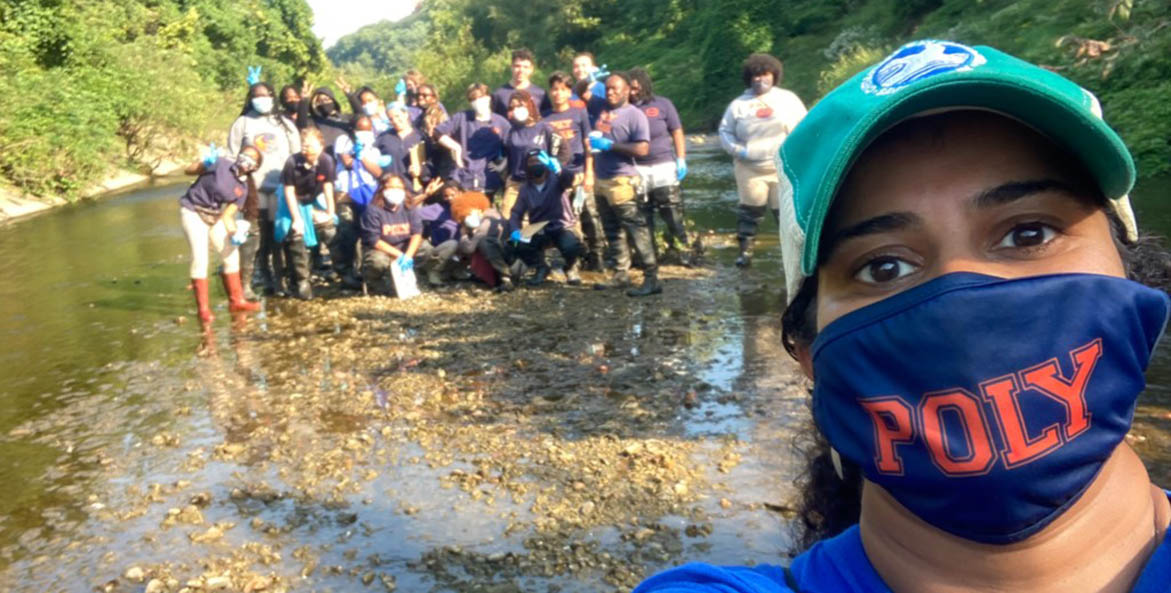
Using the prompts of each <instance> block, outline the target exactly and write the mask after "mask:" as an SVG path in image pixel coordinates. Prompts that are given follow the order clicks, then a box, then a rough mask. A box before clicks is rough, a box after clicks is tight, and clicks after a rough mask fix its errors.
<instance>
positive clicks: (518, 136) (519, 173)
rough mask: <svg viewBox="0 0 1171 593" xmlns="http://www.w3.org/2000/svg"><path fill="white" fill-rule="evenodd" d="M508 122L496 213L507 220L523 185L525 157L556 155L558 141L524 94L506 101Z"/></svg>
mask: <svg viewBox="0 0 1171 593" xmlns="http://www.w3.org/2000/svg"><path fill="white" fill-rule="evenodd" d="M508 121H509V123H511V124H512V127H511V128H510V129H509V130H508V135H507V136H505V138H504V150H505V153H506V156H507V157H508V180H507V181H505V183H504V198H503V199H502V200H501V201H500V213H501V214H502V215H504V217H505V218H509V217H510V216H511V212H512V205H513V204H514V203H516V196H517V194H518V193H519V192H520V188H521V187H522V186H523V185H524V182H525V178H526V173H525V172H526V171H527V168H526V166H525V155H526V154H528V152H529V151H530V150H532V149H534V148H535V149H537V150H544V151H545V152H547V153H549V154H556V153H557V149H558V147H559V146H560V145H561V137H560V136H558V135H557V133H556V132H554V131H553V128H551V127H550V126H549V124H547V123H545V122H544V121H542V120H541V114H540V113H537V108H536V103H534V101H533V97H532V96H531V95H529V93H528V91H517V92H515V93H513V94H512V98H510V99H509V100H508Z"/></svg>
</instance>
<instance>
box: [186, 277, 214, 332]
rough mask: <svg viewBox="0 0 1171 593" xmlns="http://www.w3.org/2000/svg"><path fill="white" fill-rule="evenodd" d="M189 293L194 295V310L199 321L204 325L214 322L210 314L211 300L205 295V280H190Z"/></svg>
mask: <svg viewBox="0 0 1171 593" xmlns="http://www.w3.org/2000/svg"><path fill="white" fill-rule="evenodd" d="M191 292H193V293H195V308H196V309H197V310H198V311H199V321H200V322H201V323H203V324H204V325H206V324H208V323H211V322H212V321H214V320H215V315H212V314H211V300H210V298H209V297H208V295H207V278H192V279H191Z"/></svg>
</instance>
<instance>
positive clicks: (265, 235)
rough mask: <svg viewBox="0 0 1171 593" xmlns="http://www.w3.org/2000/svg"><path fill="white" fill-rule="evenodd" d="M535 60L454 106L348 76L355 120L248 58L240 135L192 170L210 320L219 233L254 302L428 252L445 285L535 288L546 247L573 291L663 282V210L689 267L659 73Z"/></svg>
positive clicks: (410, 262) (195, 260)
mask: <svg viewBox="0 0 1171 593" xmlns="http://www.w3.org/2000/svg"><path fill="white" fill-rule="evenodd" d="M773 61H774V62H775V61H776V60H775V58H773ZM777 66H778V69H777V70H776V80H779V74H780V73H779V62H777ZM533 68H534V57H533V55H532V53H530V52H529V51H528V50H523V49H521V50H516V51H514V52H513V53H512V77H511V80H509V81H508V82H507V83H506V84H504V85H501V86H500V87H499V88H497V89H495V90H491V89H490V88H489V87H488V86H487V85H484V84H480V83H477V84H473V85H471V86H469V87H468V88H467V91H466V98H467V102H468V108H467V109H465V110H463V111H459V112H455V113H449V112H448V111H447V109H446V108H445V107H444V105H443V104H442V103H440V102H439V100H438V93H437V91H436V88H435V87H434V86H433V85H431V84H429V83H427V82H426V79H425V78H424V77H423V75H422V74H420V73H419V72H417V71H413V70H412V71H409V72H407V73H406V75H405V76H404V77H403V78H402V79H400V80H399V82H398V84H397V85H396V87H395V89H394V92H395V95H396V96H395V97H394V98H393V99H389V98H383V97H381V96H379V94H378V93H377V92H375V91H374V90H373V89H372V88H370V87H368V86H363V87H360V88H357V89H353V88H351V87H350V85H349V84H347V82H346V81H345V80H344V79H341V78H339V79H338V81H337V83H338V86H339V87H340V88H341V90H342V91H343V92H344V93H345V98H346V103H348V104H349V107H350V109H351V111H352V114H346V113H344V111H343V105H342V103H341V102H339V101H338V99H337V98H336V97H335V96H334V94H333V93H332V92H331V91H330V90H329V89H328V88H324V87H323V88H317V89H314V90H312V91H310V88H309V87H308V86H307V85H306V86H304V87H302V88H300V89H298V88H297V87H295V86H292V85H289V86H286V87H284V88H282V89H281V91H280V93H279V94H278V93H277V92H276V91H275V90H274V88H273V87H272V86H271V85H270V84H268V83H267V82H262V81H261V80H260V76H261V74H262V72H261V71H260V69H259V68H255V69H250V71H249V79H248V83H249V89H248V94H247V98H246V100H245V104H244V106H243V108H242V109H241V113H240V116H239V117H238V118H237V119H236V121H235V122H234V123H233V124H232V127H231V129H230V130H229V132H228V143H227V146H226V147H224V148H223V149H222V154H221V151H220V150H219V149H216V148H215V147H214V145H213V146H212V147H211V149H210V150H209V152H208V154H207V155H205V158H204V159H203V160H202V161H201V162H198V163H195V164H193V165H192V166H191V167H189V169H188V173H190V174H193V175H196V176H197V178H196V180H195V182H194V183H193V184H192V185H191V187H190V188H189V189H188V191H187V192H186V193H185V194H184V195H183V197H182V198H181V199H180V204H181V206H182V210H183V225H184V229H185V231H186V234H187V236H188V239H189V241H190V243H191V249H192V265H191V278H192V285H193V287H194V291H195V295H196V300H197V306H198V309H199V312H200V317H201V318H202V319H210V318H211V310H210V306H209V303H208V296H207V290H208V289H207V265H208V261H207V251H208V245H209V242H210V244H211V247H212V248H214V249H215V250H216V251H218V252H219V253H220V254H221V255H222V257H223V276H224V285H225V290H226V291H227V293H228V296H229V308H230V309H231V310H233V311H237V310H239V311H248V310H254V309H255V308H256V307H257V305H256V303H255V301H256V299H257V295H256V293H255V292H254V291H253V286H252V281H251V280H252V279H253V277H254V276H255V277H256V280H257V281H258V282H260V283H262V284H263V290H264V292H265V293H267V294H270V295H292V296H295V297H298V298H301V299H310V298H312V296H313V289H312V284H311V282H310V280H311V275H312V274H315V273H316V274H320V275H323V276H324V277H326V278H327V279H330V280H333V279H336V280H338V281H340V282H341V283H342V284H343V285H344V286H346V287H348V288H352V289H357V288H363V287H364V288H365V289H366V290H368V291H372V292H376V293H393V291H394V283H393V282H391V278H392V277H393V276H394V272H396V270H394V269H393V268H392V266H397V268H398V270H397V271H406V270H413V269H414V266H415V262H416V261H418V262H419V265H420V269H421V270H425V271H426V277H427V280H428V282H429V283H430V284H433V285H438V284H443V283H445V282H446V281H448V280H449V279H450V278H452V277H453V276H455V277H460V276H462V277H475V278H478V279H479V280H481V281H482V282H484V283H485V284H487V285H489V286H492V287H495V288H496V289H497V290H501V291H508V290H511V289H512V288H513V287H514V285H515V284H516V283H517V282H519V281H520V280H521V278H520V277H519V276H520V275H522V274H525V273H526V272H527V271H529V270H531V275H530V276H529V277H528V278H527V283H528V284H531V285H540V284H542V283H544V282H546V281H547V279H548V277H549V275H550V273H551V270H552V266H551V264H550V262H549V258H548V256H547V254H546V252H547V251H548V250H549V249H551V248H555V249H556V250H557V251H558V252H559V254H560V259H561V260H562V262H563V263H562V266H561V267H562V269H563V270H564V274H565V280H566V282H567V283H568V284H570V285H578V284H581V282H582V280H581V275H580V273H579V271H580V270H581V269H583V268H585V269H589V270H593V271H599V272H602V271H606V270H607V269H609V275H608V276H607V278H606V279H605V281H603V282H600V283H598V284H597V285H596V286H595V287H596V288H599V289H608V288H622V289H627V290H626V293H627V294H628V295H630V296H647V295H653V294H657V293H659V292H661V291H662V287H661V285H660V283H659V279H658V262H659V259H660V258H659V254H658V253H656V245H655V241H654V226H655V213H656V212H657V213H658V214H659V216H660V217H661V218H662V219H663V222H664V224H665V227H666V232H665V240H666V245H667V249H668V253H669V254H670V256H671V257H672V258H673V259H675V260H677V261H679V262H680V263H683V264H685V265H687V264H690V263H691V262H692V261H693V259H694V257H695V254H696V253H697V252H698V250H699V249H701V248H702V247H701V246H700V244H699V242H698V240H697V241H696V243H695V244H692V243H691V242H690V241H689V240H688V233H687V230H686V227H685V224H684V215H683V203H682V198H681V192H680V183H681V182H682V181H683V179H684V177H686V175H687V160H686V159H687V152H686V150H687V149H686V142H685V140H684V135H683V126H682V123H681V122H680V119H679V114H678V112H677V110H676V109H675V106H674V104H673V103H672V102H671V101H670V100H669V99H667V98H666V97H662V96H659V95H656V94H655V93H654V87H653V83H652V80H651V77H650V75H649V74H648V73H647V71H646V70H644V69H641V68H634V69H632V70H630V71H628V72H613V73H610V72H607V71H606V69H605V66H603V67H598V66H597V64H596V63H595V60H594V57H593V55H591V54H589V53H587V52H583V53H580V54H578V55H577V56H576V57H575V58H574V60H573V68H572V72H573V74H572V75H570V74H566V73H564V72H554V73H553V74H552V75H550V76H549V78H548V89H545V88H542V87H541V86H539V85H538V84H536V83H534V82H532V81H531V80H530V78H531V75H532V73H533ZM758 69H759V68H758ZM746 76H747V75H746ZM746 80H747V78H746ZM786 92H787V91H786ZM798 103H799V101H798ZM729 109H731V108H729ZM801 112H802V113H803V112H804V108H803V107H802V108H801ZM756 115H757V114H755V113H754V114H753V116H754V117H755V116H756ZM749 140H750V139H744V140H743V141H742V142H741V143H740V144H738V145H736V146H733V147H732V148H731V150H730V151H735V150H739V149H740V148H745V149H746V148H747V147H751V146H753V144H752V143H751V142H750V141H749ZM776 144H779V140H778V141H777V142H776V143H775V144H774V147H775V145H776ZM729 146H731V145H729ZM734 154H735V153H734ZM736 156H737V158H743V159H747V158H756V157H755V155H749V154H747V153H745V154H739V155H736ZM766 164H767V163H766ZM773 185H774V186H775V183H774V184H773ZM766 199H767V198H766ZM760 210H761V212H763V207H761V208H760ZM757 218H759V216H757ZM632 250H633V251H634V253H635V255H636V256H637V263H638V265H640V266H641V268H642V270H643V282H642V284H641V285H640V286H637V287H633V286H632V281H631V278H630V275H629V270H630V268H631V266H632V257H631V251H632ZM241 278H242V279H243V280H241Z"/></svg>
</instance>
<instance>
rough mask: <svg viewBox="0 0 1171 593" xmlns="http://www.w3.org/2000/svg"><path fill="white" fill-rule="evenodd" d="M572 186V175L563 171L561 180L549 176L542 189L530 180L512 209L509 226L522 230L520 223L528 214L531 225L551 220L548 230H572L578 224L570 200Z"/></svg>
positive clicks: (546, 226) (523, 187) (518, 195)
mask: <svg viewBox="0 0 1171 593" xmlns="http://www.w3.org/2000/svg"><path fill="white" fill-rule="evenodd" d="M572 187H573V174H572V173H570V172H568V171H563V172H562V173H561V175H560V176H558V177H554V176H553V175H549V176H547V177H546V180H545V187H543V188H541V187H537V186H536V185H533V183H532V182H531V181H529V182H525V184H524V185H522V186H521V187H520V193H519V194H517V197H516V204H515V205H514V206H513V207H512V214H511V215H510V220H509V221H508V222H509V224H510V225H512V228H514V229H520V228H522V227H523V225H522V224H521V223H522V222H523V221H524V217H525V214H526V213H527V214H528V215H529V224H533V223H537V222H544V221H548V222H549V224H547V225H545V228H546V229H549V230H550V231H556V230H561V229H566V228H570V227H572V226H573V224H574V223H575V222H577V217H576V216H574V214H573V206H572V205H571V204H570V201H569V194H570V191H569V190H570V189H571V188H572Z"/></svg>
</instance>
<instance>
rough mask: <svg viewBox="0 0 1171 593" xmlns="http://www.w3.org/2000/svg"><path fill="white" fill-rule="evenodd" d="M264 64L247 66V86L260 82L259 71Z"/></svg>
mask: <svg viewBox="0 0 1171 593" xmlns="http://www.w3.org/2000/svg"><path fill="white" fill-rule="evenodd" d="M263 68H264V66H249V67H248V79H247V80H248V86H252V85H254V84H256V83H258V82H260V71H261V70H262V69H263Z"/></svg>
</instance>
